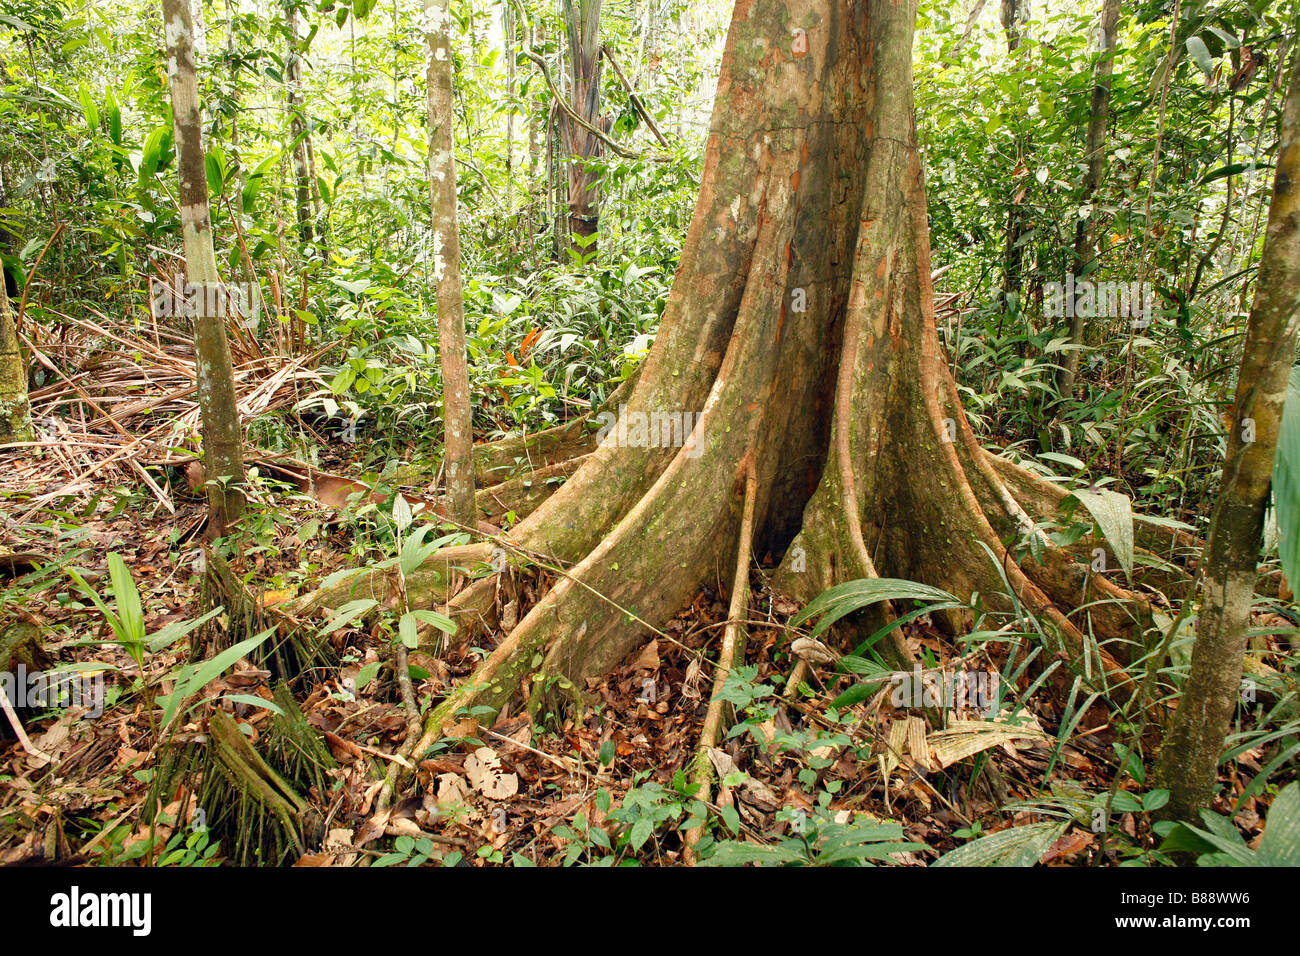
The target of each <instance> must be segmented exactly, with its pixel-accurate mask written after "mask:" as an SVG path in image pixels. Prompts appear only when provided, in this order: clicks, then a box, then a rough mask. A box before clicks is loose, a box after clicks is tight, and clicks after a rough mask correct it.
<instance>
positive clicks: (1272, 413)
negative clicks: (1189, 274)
mask: <svg viewBox="0 0 1300 956" xmlns="http://www.w3.org/2000/svg"><path fill="white" fill-rule="evenodd" d="M1289 83H1290V85H1289V88H1288V92H1287V95H1286V100H1285V103H1284V105H1283V112H1282V130H1281V137H1280V141H1279V144H1278V154H1277V173H1276V178H1275V180H1274V186H1273V198H1272V202H1271V203H1270V206H1269V214H1268V229H1267V231H1266V233H1265V237H1264V251H1263V257H1262V262H1261V263H1260V271H1259V282H1258V285H1257V286H1256V289H1255V300H1254V302H1253V303H1252V305H1251V310H1250V318H1249V320H1248V322H1247V325H1246V342H1245V346H1244V350H1243V353H1242V359H1241V371H1240V374H1239V377H1238V381H1237V392H1236V396H1235V398H1234V400H1233V404H1232V410H1233V423H1232V428H1231V430H1230V431H1229V433H1228V451H1227V456H1226V458H1225V459H1224V464H1223V479H1222V484H1221V487H1220V490H1219V500H1218V503H1217V505H1216V507H1215V512H1214V516H1213V518H1212V519H1211V525H1210V535H1209V540H1208V542H1207V544H1206V547H1205V560H1204V593H1203V594H1202V599H1201V610H1200V617H1199V620H1198V623H1197V629H1196V643H1195V644H1194V645H1193V649H1192V670H1191V674H1190V676H1189V678H1188V681H1187V686H1186V688H1185V689H1184V691H1183V696H1182V699H1181V700H1180V701H1179V705H1178V710H1177V712H1176V713H1175V715H1174V719H1173V723H1172V725H1171V726H1170V728H1169V732H1168V734H1167V735H1166V738H1165V740H1166V742H1165V746H1164V749H1163V750H1162V751H1161V754H1160V759H1159V763H1158V767H1157V773H1158V776H1159V779H1160V780H1161V782H1162V784H1163V785H1164V786H1166V787H1168V788H1169V790H1170V798H1169V803H1168V804H1167V810H1166V812H1167V813H1168V814H1169V815H1170V816H1172V817H1176V818H1179V819H1184V820H1193V821H1194V820H1195V819H1196V811H1197V810H1199V809H1200V808H1201V807H1204V806H1206V805H1208V803H1209V801H1210V799H1211V797H1212V795H1213V791H1214V785H1215V781H1216V780H1217V778H1218V766H1219V754H1220V753H1221V752H1222V750H1223V742H1224V738H1225V736H1226V735H1227V732H1228V727H1229V724H1230V722H1231V720H1232V714H1233V712H1234V710H1235V709H1236V706H1237V702H1238V699H1239V695H1240V684H1241V675H1242V666H1243V661H1244V659H1245V654H1246V631H1247V628H1248V626H1249V624H1250V611H1251V605H1252V603H1253V594H1254V588H1255V582H1256V577H1257V575H1256V566H1257V563H1258V560H1259V551H1260V546H1261V539H1262V534H1263V528H1264V512H1265V509H1266V508H1267V506H1268V498H1269V488H1270V486H1271V482H1272V477H1273V457H1274V455H1275V453H1276V450H1277V437H1278V429H1279V426H1280V424H1281V420H1282V407H1283V405H1284V403H1285V402H1286V390H1287V381H1288V378H1289V376H1290V373H1291V364H1292V362H1293V360H1294V357H1295V346H1296V335H1297V328H1298V326H1300V54H1296V55H1293V58H1292V63H1291V68H1290V81H1289Z"/></svg>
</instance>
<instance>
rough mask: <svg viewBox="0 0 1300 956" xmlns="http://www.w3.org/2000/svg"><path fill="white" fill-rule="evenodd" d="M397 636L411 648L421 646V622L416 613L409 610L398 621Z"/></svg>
mask: <svg viewBox="0 0 1300 956" xmlns="http://www.w3.org/2000/svg"><path fill="white" fill-rule="evenodd" d="M397 636H398V637H399V638H400V639H401V641H402V643H403V644H405V645H406V646H407V647H408V648H410V649H411V650H415V649H416V648H417V647H419V646H420V635H419V622H417V621H416V619H415V615H414V614H413V613H411V612H410V611H407V612H406V613H405V614H403V615H402V616H401V618H400V619H399V620H398V622H397Z"/></svg>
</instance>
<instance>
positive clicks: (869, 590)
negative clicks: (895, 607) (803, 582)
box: [790, 578, 957, 637]
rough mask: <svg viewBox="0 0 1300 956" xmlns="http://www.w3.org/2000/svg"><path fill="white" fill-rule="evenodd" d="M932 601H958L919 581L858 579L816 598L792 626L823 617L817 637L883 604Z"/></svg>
mask: <svg viewBox="0 0 1300 956" xmlns="http://www.w3.org/2000/svg"><path fill="white" fill-rule="evenodd" d="M908 599H911V600H916V601H930V602H956V601H957V598H955V597H953V595H951V594H949V593H948V592H947V591H944V590H941V589H939V588H935V587H931V586H930V585H928V584H920V583H918V582H916V581H904V580H902V579H901V578H858V579H857V580H855V581H845V582H844V583H843V584H837V585H836V586H835V587H833V588H831V589H830V590H828V591H824V592H822V593H821V594H819V595H818V596H817V597H815V598H814V599H813V600H812V601H811V602H809V604H808V606H807V607H805V608H804V609H803V610H802V611H800V612H799V613H798V614H796V615H795V617H794V619H793V620H791V622H790V623H791V624H792V625H794V626H796V627H797V626H798V625H800V624H802V623H803V622H805V621H809V620H812V619H813V618H814V617H817V616H818V615H822V617H821V620H819V621H818V622H817V624H816V626H815V627H814V628H813V629H812V636H813V637H816V636H817V635H819V634H821V633H822V632H823V631H825V630H826V629H827V628H828V627H830V626H831V625H832V624H834V623H835V622H836V621H838V620H839V619H840V618H842V617H844V616H845V615H848V614H852V613H853V612H854V611H857V610H860V609H861V608H864V607H867V606H869V605H872V604H879V603H881V602H882V601H904V600H908Z"/></svg>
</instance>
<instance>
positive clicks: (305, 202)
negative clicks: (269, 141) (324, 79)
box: [284, 0, 314, 245]
mask: <svg viewBox="0 0 1300 956" xmlns="http://www.w3.org/2000/svg"><path fill="white" fill-rule="evenodd" d="M284 19H285V32H286V33H287V35H288V36H287V39H288V55H287V56H286V57H285V59H284V82H285V88H286V90H287V92H288V100H289V135H290V136H291V137H293V179H294V207H295V209H296V212H297V215H298V236H299V238H301V239H302V241H303V243H304V244H306V245H310V244H311V242H312V240H313V237H314V233H313V229H312V221H311V220H312V214H311V209H312V189H311V178H310V166H309V164H308V162H307V142H306V141H307V137H308V136H309V135H310V134H309V133H308V132H307V119H306V116H305V114H304V112H303V102H302V56H301V54H300V53H299V51H298V45H299V44H300V43H301V42H302V40H301V38H300V37H299V36H298V0H286V2H285V6H284Z"/></svg>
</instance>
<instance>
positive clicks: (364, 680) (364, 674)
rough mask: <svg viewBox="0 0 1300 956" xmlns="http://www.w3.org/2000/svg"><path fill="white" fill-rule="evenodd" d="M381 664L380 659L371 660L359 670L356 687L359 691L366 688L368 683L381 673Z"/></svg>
mask: <svg viewBox="0 0 1300 956" xmlns="http://www.w3.org/2000/svg"><path fill="white" fill-rule="evenodd" d="M379 665H380V662H379V661H371V662H370V663H369V664H365V665H363V666H362V668H361V670H359V671H357V681H356V687H357V690H358V691H360V690H364V689H365V687H366V685H367V684H369V683H370V682H371V681H372V680H374V679H375V675H376V674H378V673H379Z"/></svg>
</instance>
